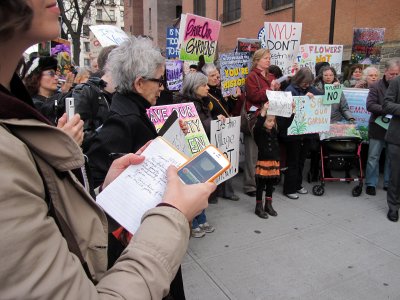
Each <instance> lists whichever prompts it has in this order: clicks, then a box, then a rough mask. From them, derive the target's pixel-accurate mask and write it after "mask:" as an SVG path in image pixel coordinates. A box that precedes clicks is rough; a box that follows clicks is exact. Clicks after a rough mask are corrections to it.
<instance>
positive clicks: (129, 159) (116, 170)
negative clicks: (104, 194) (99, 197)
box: [101, 141, 151, 189]
mask: <svg viewBox="0 0 400 300" xmlns="http://www.w3.org/2000/svg"><path fill="white" fill-rule="evenodd" d="M150 143H151V141H148V142H147V143H146V144H145V145H144V146H143V147H142V148H140V149H139V150H138V151H137V152H136V153H135V154H133V153H128V154H126V155H124V156H122V157H121V158H118V159H116V160H114V161H113V163H112V164H111V167H110V169H109V170H108V172H107V175H106V178H105V179H104V182H103V184H102V187H101V188H102V189H104V188H105V187H106V186H107V185H109V184H110V183H111V182H113V181H114V179H115V178H117V177H118V176H119V175H120V174H121V173H122V172H123V171H125V169H126V168H127V167H129V166H130V165H138V164H141V163H142V162H143V161H144V159H145V157H144V156H141V154H142V153H143V151H144V149H146V148H147V146H148V145H149V144H150Z"/></svg>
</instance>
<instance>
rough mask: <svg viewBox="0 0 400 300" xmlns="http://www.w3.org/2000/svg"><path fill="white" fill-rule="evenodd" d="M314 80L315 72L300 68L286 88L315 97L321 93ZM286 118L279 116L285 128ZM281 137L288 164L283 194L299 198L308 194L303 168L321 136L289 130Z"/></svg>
mask: <svg viewBox="0 0 400 300" xmlns="http://www.w3.org/2000/svg"><path fill="white" fill-rule="evenodd" d="M312 82H313V74H312V72H311V70H310V69H309V68H307V67H303V68H300V70H299V71H298V72H297V73H296V74H295V75H294V76H293V78H292V82H291V83H290V85H289V86H288V87H287V88H286V91H287V92H291V93H292V95H293V96H308V97H309V98H313V97H314V95H321V92H320V91H318V90H317V89H316V88H315V87H313V86H312V85H311V84H312ZM285 121H286V120H285V118H283V117H277V122H278V127H280V128H284V126H282V123H284V122H285ZM280 137H281V140H282V142H283V143H284V145H285V148H286V157H287V161H286V166H287V170H286V172H285V180H284V182H283V194H284V195H286V196H287V197H288V198H289V199H293V200H296V199H299V195H298V194H307V193H308V191H307V190H306V189H305V188H304V187H303V186H302V184H303V169H304V163H305V160H306V157H307V153H308V151H309V150H310V145H311V144H316V143H315V141H316V140H317V139H318V138H319V137H318V134H302V135H291V136H288V135H287V130H281V131H280Z"/></svg>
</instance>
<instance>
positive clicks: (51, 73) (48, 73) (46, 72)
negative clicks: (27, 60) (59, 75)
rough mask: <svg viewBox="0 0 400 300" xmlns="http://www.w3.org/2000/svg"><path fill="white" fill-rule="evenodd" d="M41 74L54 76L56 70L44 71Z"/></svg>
mask: <svg viewBox="0 0 400 300" xmlns="http://www.w3.org/2000/svg"><path fill="white" fill-rule="evenodd" d="M42 75H47V76H50V77H54V76H56V72H55V71H53V70H50V71H45V72H43V73H42Z"/></svg>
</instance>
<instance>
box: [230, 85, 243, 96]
mask: <svg viewBox="0 0 400 300" xmlns="http://www.w3.org/2000/svg"><path fill="white" fill-rule="evenodd" d="M241 94H242V90H241V89H240V87H238V86H237V87H236V95H232V96H233V97H234V98H237V97H240V95H241Z"/></svg>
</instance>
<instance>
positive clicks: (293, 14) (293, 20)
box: [292, 0, 296, 22]
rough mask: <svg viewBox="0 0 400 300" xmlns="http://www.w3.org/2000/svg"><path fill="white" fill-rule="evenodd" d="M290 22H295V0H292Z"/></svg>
mask: <svg viewBox="0 0 400 300" xmlns="http://www.w3.org/2000/svg"><path fill="white" fill-rule="evenodd" d="M292 22H296V0H293V6H292Z"/></svg>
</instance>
